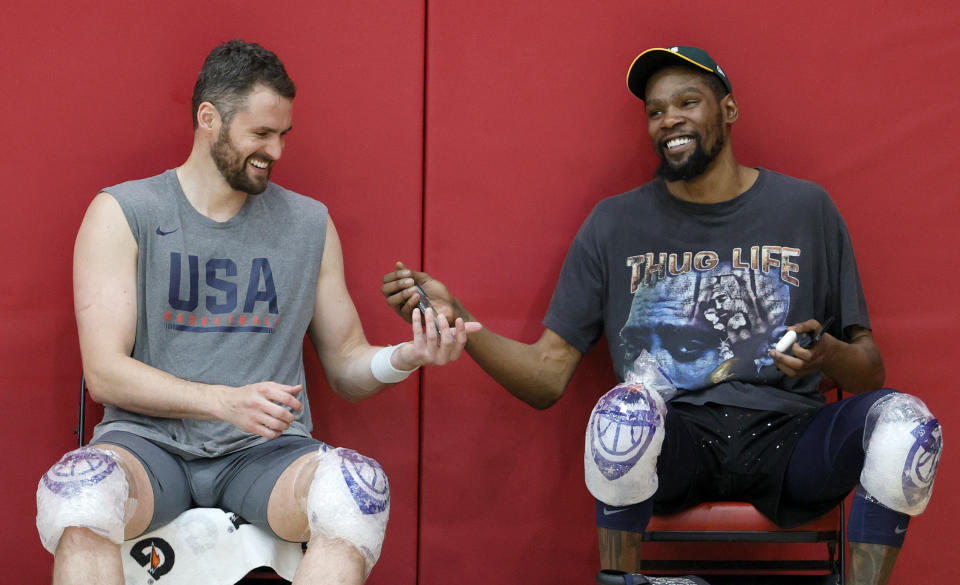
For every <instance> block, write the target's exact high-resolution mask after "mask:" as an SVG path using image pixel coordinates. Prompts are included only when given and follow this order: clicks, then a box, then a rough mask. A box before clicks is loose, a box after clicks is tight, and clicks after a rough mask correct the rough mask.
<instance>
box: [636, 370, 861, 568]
mask: <svg viewBox="0 0 960 585" xmlns="http://www.w3.org/2000/svg"><path fill="white" fill-rule="evenodd" d="M827 389H830V388H827ZM840 398H842V392H841V391H840V389H837V399H838V400H839V399H840ZM845 524H846V515H845V510H844V503H843V502H840V505H839V506H837V507H836V508H834V509H833V510H831V511H830V512H828V513H827V514H826V515H824V516H822V517H820V518H818V519H816V520H813V521H811V522H808V523H806V524H803V525H801V526H797V527H795V528H790V529H783V528H779V527H778V526H777V525H776V524H774V523H773V522H771V521H770V520H768V519H767V518H766V517H764V516H763V515H762V514H760V512H758V511H757V509H756V508H754V507H753V505H751V504H749V503H746V502H707V503H704V504H700V505H699V506H694V507H693V508H690V509H689V510H685V511H683V512H680V513H678V514H674V515H670V516H653V518H651V520H650V524H649V525H648V527H647V530H646V532H645V533H644V534H643V540H644V541H645V542H671V543H697V542H699V543H781V544H795V543H822V544H823V545H825V548H826V554H825V556H824V557H823V558H820V559H794V560H784V559H779V560H757V559H710V558H704V556H705V555H702V554H697V555H693V557H694V558H670V559H644V560H643V561H641V566H640V569H641V571H651V572H658V571H669V572H675V571H684V572H694V573H700V572H725V573H731V572H749V573H789V572H794V573H796V572H804V573H809V572H826V573H827V574H829V575H831V576H834V577H835V579H836V581H835V582H837V583H839V584H840V585H843V584H844V573H845V569H846V543H845V540H844V538H845V535H846V526H845ZM698 552H700V551H698Z"/></svg>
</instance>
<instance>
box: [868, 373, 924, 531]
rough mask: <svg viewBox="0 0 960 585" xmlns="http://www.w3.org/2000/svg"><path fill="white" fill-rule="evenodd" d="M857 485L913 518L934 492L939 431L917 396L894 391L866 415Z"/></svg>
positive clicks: (921, 510) (873, 496)
mask: <svg viewBox="0 0 960 585" xmlns="http://www.w3.org/2000/svg"><path fill="white" fill-rule="evenodd" d="M863 446H864V449H865V450H866V459H865V460H864V463H863V471H862V472H861V473H860V485H861V486H862V487H863V489H864V490H866V492H867V493H868V494H869V495H870V496H871V497H872V498H873V499H875V500H876V501H878V502H880V503H881V504H883V505H884V506H886V507H888V508H890V509H891V510H895V511H897V512H901V513H903V514H909V515H911V516H916V515H917V514H920V513H921V512H923V510H924V509H925V508H926V507H927V503H929V501H930V496H931V494H932V493H933V480H934V478H935V477H936V474H937V465H938V464H939V462H940V453H941V451H942V450H943V434H942V432H941V430H940V424H939V423H938V422H937V419H935V418H934V417H933V415H932V414H931V413H930V410H929V409H927V406H926V405H925V404H924V403H923V401H921V400H920V399H919V398H916V397H914V396H910V395H909V394H901V393H899V392H895V393H893V394H888V395H887V396H884V397H883V398H881V399H880V400H878V401H877V402H876V403H875V404H874V405H873V406H872V407H871V408H870V411H869V412H868V413H867V420H866V425H865V427H864V434H863Z"/></svg>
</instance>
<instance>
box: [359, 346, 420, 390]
mask: <svg viewBox="0 0 960 585" xmlns="http://www.w3.org/2000/svg"><path fill="white" fill-rule="evenodd" d="M398 347H399V346H398V345H388V346H387V347H383V348H380V350H379V351H377V353H375V354H373V359H371V360H370V373H371V374H373V377H374V378H376V379H377V381H378V382H381V383H383V384H396V383H397V382H402V381H404V380H406V379H407V376H409V375H410V374H412V373H413V372H416V371H417V369H418V368H419V367H420V366H417V367H416V368H413V369H412V370H398V369H397V368H395V367H393V364H392V363H390V356H392V355H393V352H395V351H397V348H398Z"/></svg>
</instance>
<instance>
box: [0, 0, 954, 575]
mask: <svg viewBox="0 0 960 585" xmlns="http://www.w3.org/2000/svg"><path fill="white" fill-rule="evenodd" d="M425 21H426V30H425ZM0 27H2V35H0V39H2V40H0V47H2V55H3V57H4V58H3V59H0V76H2V79H4V89H5V91H4V94H3V97H2V98H0V100H2V103H3V105H4V109H5V112H6V113H7V116H6V118H5V120H6V130H7V132H5V134H4V137H5V139H4V140H0V165H2V166H0V168H2V169H3V170H4V171H5V173H4V176H5V178H6V179H7V183H6V187H7V188H6V189H5V190H4V191H3V193H2V194H0V198H2V201H3V210H4V214H3V216H4V218H5V219H6V222H5V224H4V228H3V229H0V246H2V249H3V250H4V251H5V252H6V255H5V256H6V262H7V265H8V269H7V270H4V271H3V272H2V275H0V279H2V280H0V283H2V285H0V286H2V290H3V291H4V292H3V294H2V295H0V316H2V319H3V328H2V332H0V362H2V366H3V367H2V368H0V392H2V395H3V398H4V403H5V404H6V405H7V411H6V412H7V416H6V419H5V424H4V425H3V427H2V431H0V433H2V434H0V440H2V444H3V445H4V450H3V453H4V454H3V455H2V463H3V467H2V468H3V469H4V470H5V473H6V480H7V481H6V484H5V485H6V486H7V487H6V488H5V489H4V491H3V498H4V500H3V501H4V504H3V510H4V511H5V514H6V516H5V520H7V528H6V529H5V530H4V531H3V536H0V550H2V551H4V552H3V553H0V559H2V563H0V564H2V565H3V566H4V567H5V568H8V572H9V569H11V568H15V569H16V570H17V572H16V573H12V572H10V575H11V578H15V579H16V580H17V582H22V583H44V582H48V580H49V571H50V565H51V557H50V556H49V555H48V554H47V553H46V552H45V551H43V550H42V548H41V547H40V544H39V542H38V539H37V538H36V535H35V534H36V533H35V529H34V527H33V517H34V504H33V498H34V493H35V485H36V482H37V479H38V478H39V476H40V474H41V473H42V472H43V471H44V470H45V469H46V468H47V467H48V466H49V465H50V464H51V463H52V462H53V461H54V460H55V459H56V458H57V457H59V455H60V454H62V453H63V452H64V451H66V450H68V449H70V448H71V447H72V445H73V444H74V437H73V436H72V434H71V432H70V431H71V429H72V428H73V426H74V424H75V416H76V398H75V397H76V386H77V376H78V372H79V370H80V364H79V354H78V350H77V347H76V328H75V325H74V322H73V310H72V302H71V286H70V269H71V268H70V267H71V254H72V244H73V238H74V235H75V233H76V229H77V226H78V225H79V222H80V218H81V217H82V214H83V211H84V209H85V208H86V205H87V203H88V202H89V200H90V198H91V197H92V196H93V194H94V193H95V192H96V191H97V189H99V188H100V187H103V186H105V185H108V184H112V183H114V182H118V181H121V180H125V179H130V178H136V177H143V176H147V175H150V174H153V173H156V172H159V171H160V170H163V169H165V168H169V167H171V166H175V165H177V164H179V163H180V162H181V161H182V160H183V158H185V156H186V154H187V152H188V149H189V145H190V122H189V99H190V91H191V88H192V84H193V80H194V77H195V74H196V71H197V70H198V69H199V67H200V63H201V61H202V58H203V56H204V55H205V53H206V51H208V50H209V49H210V48H211V47H212V46H213V45H214V44H216V43H218V42H220V41H222V40H226V39H228V38H232V37H236V36H240V37H245V38H249V39H252V40H258V41H260V42H262V43H263V44H265V45H266V46H268V47H270V48H272V49H274V50H275V51H276V52H277V53H278V54H279V55H280V56H281V58H283V59H284V60H285V62H286V63H287V66H288V69H289V70H290V72H291V75H292V76H293V77H294V79H295V80H296V81H297V82H298V85H299V88H300V95H299V97H298V98H297V100H296V102H295V103H296V106H295V117H294V120H295V121H294V125H295V130H294V132H293V133H292V134H291V136H290V138H289V140H288V149H287V151H286V153H285V155H284V160H283V161H282V162H281V163H280V164H279V165H278V167H277V174H276V179H277V180H278V181H279V182H281V183H283V184H285V185H287V186H289V187H291V188H293V189H295V190H299V191H301V192H303V193H306V194H309V195H312V196H314V197H316V198H318V199H320V200H323V201H325V202H326V203H327V204H328V205H329V206H330V208H331V212H332V216H333V218H334V220H335V221H336V222H337V225H338V227H339V229H340V232H341V237H342V239H343V244H344V248H345V255H346V260H347V279H348V284H349V285H350V289H351V292H352V294H353V296H354V300H355V302H356V303H357V306H358V309H359V311H360V314H361V318H362V319H363V321H364V323H365V329H366V332H367V335H368V337H369V338H370V339H371V341H373V342H377V343H386V342H396V341H398V340H400V339H402V338H403V337H404V336H405V334H406V328H405V327H404V326H403V325H402V324H400V323H399V320H397V319H395V318H394V317H393V316H392V315H391V314H390V313H389V312H388V311H387V310H386V308H385V307H384V306H383V304H382V301H381V300H380V298H379V294H378V292H377V288H378V286H379V285H378V282H379V279H380V275H381V274H382V273H383V272H385V271H386V270H388V269H389V267H390V264H391V262H392V261H393V260H394V259H404V260H406V261H407V262H409V263H411V264H416V263H417V262H418V261H419V258H420V255H421V252H422V253H423V257H424V263H425V268H426V269H428V270H430V271H431V272H433V273H435V274H436V276H437V277H438V278H441V279H443V280H445V281H446V282H447V283H448V284H450V286H451V288H452V289H453V290H454V291H455V292H456V293H457V294H458V295H459V296H460V297H461V299H462V300H463V301H464V302H465V303H466V304H467V305H468V306H469V307H470V308H471V310H473V311H474V312H475V313H476V314H477V315H478V317H479V318H481V319H482V320H483V321H484V323H485V324H486V325H488V326H490V327H491V328H493V329H495V330H497V331H499V332H502V333H505V334H507V335H510V336H514V337H517V338H520V339H523V340H526V341H532V340H534V339H535V338H536V337H537V336H538V335H539V332H540V330H541V326H540V325H539V322H540V319H541V318H542V316H543V313H544V311H545V309H546V306H547V303H548V301H549V298H550V293H551V291H552V289H553V286H554V283H555V279H556V274H557V272H558V270H559V268H560V265H561V262H562V259H563V255H564V254H565V252H566V249H567V246H568V244H569V241H570V239H571V238H572V237H573V234H574V232H575V231H576V229H577V227H578V226H579V224H580V222H581V221H582V219H583V218H584V217H585V216H586V214H587V212H588V211H589V210H590V208H591V207H592V206H593V204H594V203H595V202H596V201H597V200H599V199H600V198H602V197H605V196H608V195H612V194H616V193H619V192H622V191H624V190H627V189H629V188H631V187H633V186H635V185H637V184H640V183H641V182H643V181H645V180H647V178H648V177H649V176H650V174H651V172H652V170H653V168H654V166H655V163H654V160H653V156H652V155H651V153H650V147H649V143H648V140H647V138H646V135H645V125H644V123H643V120H642V114H641V105H640V103H639V102H637V101H636V100H635V99H634V98H632V97H631V96H630V95H629V94H628V93H627V92H626V90H625V87H624V77H625V72H626V68H627V66H628V65H629V63H630V62H631V60H632V59H633V57H634V56H635V55H636V54H637V52H639V51H640V50H642V49H643V48H646V47H649V46H664V45H669V44H676V43H684V44H697V45H702V46H705V47H708V48H709V49H710V51H711V52H712V53H713V54H714V55H715V56H717V57H718V58H719V59H720V61H721V63H722V64H723V66H724V67H725V69H726V70H727V71H728V72H729V73H730V75H731V78H732V79H733V83H734V87H735V90H736V93H737V95H738V98H739V101H740V106H741V112H742V116H741V119H740V121H739V122H737V125H736V127H735V129H734V145H735V149H736V152H737V154H738V156H739V158H740V159H741V161H743V162H744V163H746V164H751V165H757V166H764V167H767V168H771V169H774V170H778V171H782V172H786V173H788V174H792V175H795V176H799V177H803V178H807V179H812V180H814V181H817V182H819V183H821V184H822V185H824V186H825V187H826V188H827V189H829V190H830V192H831V193H832V195H833V197H834V199H835V200H836V202H837V204H838V205H839V207H840V209H841V211H842V212H843V213H844V215H845V217H846V219H847V222H848V224H849V227H850V230H851V232H852V234H853V238H854V242H855V245H856V248H857V252H858V258H859V262H860V269H861V274H862V277H863V280H864V284H865V287H866V289H867V294H868V298H869V301H870V308H871V312H872V316H873V320H874V326H875V329H876V331H875V335H876V337H877V339H878V341H879V343H880V345H881V349H882V350H883V351H884V356H885V359H886V363H887V371H888V376H887V378H888V383H889V384H890V385H892V386H896V387H899V388H902V389H904V390H907V391H910V392H913V393H916V394H919V395H921V396H922V397H923V398H924V399H925V400H926V401H927V402H928V404H929V405H930V406H931V408H932V409H933V410H934V411H935V412H936V413H937V414H938V416H939V417H940V418H941V420H942V421H943V422H944V426H945V427H946V434H947V444H948V446H947V455H946V458H945V460H944V462H943V464H942V467H941V474H940V477H939V478H938V481H937V489H936V490H935V491H936V494H935V497H934V500H933V502H932V503H931V505H930V507H929V509H928V512H927V513H926V514H925V515H924V516H923V517H921V518H919V519H917V520H915V521H914V522H913V524H912V527H911V531H910V536H909V537H908V539H907V544H906V547H905V549H904V551H903V554H902V555H901V560H900V562H899V563H898V566H897V569H896V572H895V575H894V580H893V582H907V581H910V580H918V581H920V580H931V581H938V580H939V581H945V580H946V579H947V578H948V572H947V571H948V568H950V564H949V562H948V559H949V558H950V555H951V553H952V550H951V543H952V540H951V539H950V538H943V536H942V535H943V534H949V532H950V527H952V526H953V525H955V524H957V523H958V521H960V511H958V509H957V506H956V504H955V503H954V502H953V501H952V492H953V491H955V490H956V489H957V486H958V477H957V471H956V469H957V466H956V465H953V464H952V458H951V456H950V453H952V449H951V447H950V446H949V445H950V444H951V442H950V441H951V440H950V437H951V436H952V435H951V434H950V433H951V431H950V428H951V421H954V420H956V419H957V414H958V412H957V410H958V406H957V404H956V401H953V400H951V392H952V390H953V385H954V384H955V382H954V381H953V379H952V378H953V377H952V376H951V374H952V369H953V368H952V367H951V360H952V351H951V349H952V348H951V344H950V341H951V340H950V337H949V336H950V334H951V333H952V332H953V331H955V330H957V329H958V326H960V315H958V312H957V310H956V308H955V307H954V305H953V301H954V300H955V297H956V294H955V293H954V291H955V290H956V289H957V287H958V285H960V282H958V276H957V271H956V270H955V269H954V268H953V266H952V259H953V256H955V255H956V251H957V244H956V243H955V241H954V237H953V232H954V231H955V230H953V229H952V228H953V226H952V223H953V217H954V216H955V215H956V214H957V212H958V211H960V206H958V203H957V201H956V188H955V186H954V181H953V180H952V179H953V178H954V177H955V176H956V171H955V166H956V160H957V152H958V149H957V146H956V144H955V142H956V140H955V137H956V136H957V135H958V134H960V127H958V126H960V124H958V121H957V120H958V119H957V117H956V116H955V115H954V114H953V107H952V106H953V98H954V96H955V95H956V94H957V90H958V84H957V82H956V81H955V77H956V75H955V71H956V65H955V64H956V63H957V62H958V59H960V40H958V38H957V36H956V34H955V31H956V30H958V28H960V9H958V8H957V7H956V5H955V3H951V2H948V1H947V0H932V1H931V2H927V3H923V4H918V3H907V2H884V3H879V4H878V3H875V2H866V1H865V0H855V1H854V2H847V3H836V2H828V1H826V0H811V1H810V2H806V3H800V4H797V3H793V2H783V1H782V0H776V1H773V2H759V1H756V0H738V1H735V2H732V3H725V4H711V3H703V2H691V1H689V0H686V1H678V2H671V3H666V4H658V5H651V4H650V3H639V2H635V1H630V0H608V1H605V2H601V3H584V2H572V1H569V0H562V1H553V2H545V1H538V2H522V3H517V2H506V1H503V0H492V1H489V2H465V1H462V0H446V1H444V2H434V3H427V2H424V1H422V0H406V1H404V2H402V3H398V2H391V3H389V4H384V3H374V2H348V3H343V2H320V3H317V2H305V1H302V0H295V1H292V2H285V3H282V4H279V5H275V6H274V5H271V6H269V7H267V6H266V5H264V4H263V3H254V2H250V1H249V0H239V1H235V2H229V3H227V2H211V3H192V2H186V1H184V0H174V1H173V2H168V3H165V4H164V5H163V6H162V7H151V8H149V9H145V8H141V7H140V5H137V4H131V3H127V2H121V1H119V0H105V1H104V2H100V3H98V4H97V5H96V6H95V7H94V6H92V5H89V6H87V5H81V4H76V3H73V4H71V3H67V2H62V1H55V0H38V1H36V2H32V3H29V4H28V3H26V2H15V3H13V4H12V5H10V6H7V7H6V12H5V18H4V21H3V23H2V24H0ZM425 32H426V40H427V51H426V54H425V53H424V50H423V47H424V38H425V37H424V34H425ZM424 64H426V72H427V77H426V79H424V77H423V71H424ZM424 92H426V104H427V108H426V119H425V120H424V117H423V109H422V104H423V98H424ZM424 124H425V126H424ZM424 129H426V133H425V135H426V144H425V146H426V151H425V152H426V158H425V159H424V158H423V157H422V152H423V146H424V145H423V143H422V136H423V135H424ZM424 178H425V195H426V198H425V207H424V208H423V209H421V195H422V194H423V193H424V191H423V189H424V184H423V182H422V181H423V180H424ZM421 212H423V213H421ZM421 217H422V218H423V222H424V230H423V234H424V239H423V241H422V246H421ZM309 368H310V379H311V381H313V382H314V384H313V388H312V391H311V398H312V400H313V406H314V413H315V417H316V421H317V426H318V432H317V435H318V436H320V437H323V438H326V439H328V440H330V441H332V442H334V443H337V444H344V445H348V446H351V447H354V448H357V449H359V450H361V451H363V452H366V453H367V454H370V455H372V456H375V457H377V458H378V459H379V460H380V461H381V462H382V463H383V464H384V467H385V468H386V469H387V471H388V473H389V474H390V478H391V483H392V487H393V497H394V499H393V509H392V519H391V522H390V527H389V530H388V536H387V541H386V544H385V547H384V553H383V557H382V560H381V563H380V565H378V567H377V569H376V570H375V571H374V573H373V575H372V577H371V580H370V582H371V583H388V582H389V583H401V584H406V583H410V584H412V583H415V582H419V583H421V584H423V585H434V584H439V583H447V582H452V581H457V582H458V583H466V584H469V583H478V584H479V583H484V584H487V583H517V582H521V581H529V582H534V583H547V582H557V583H589V582H590V581H591V579H592V574H593V572H594V571H595V570H596V567H597V562H598V556H597V553H596V537H595V531H594V526H593V518H592V500H591V499H590V497H589V495H588V494H587V492H586V489H585V488H584V487H583V480H582V471H581V469H582V463H581V458H582V448H583V443H582V433H583V429H584V426H585V422H586V417H587V414H588V413H589V410H590V408H591V407H592V405H593V403H594V402H595V400H596V399H597V397H599V395H600V394H601V393H602V392H603V391H605V390H606V389H607V388H608V387H609V385H610V383H611V382H612V380H613V376H612V374H611V372H610V365H609V361H608V358H607V357H606V348H605V347H604V346H603V343H602V342H601V344H600V346H599V347H598V348H597V349H595V350H594V351H592V352H591V354H590V355H589V356H587V358H586V359H585V360H584V363H583V364H582V365H581V367H580V369H579V371H578V373H577V375H576V376H575V378H574V380H573V382H572V383H571V386H570V388H569V389H568V392H567V395H566V396H565V397H564V398H563V400H561V401H560V403H558V404H557V405H556V406H554V407H553V408H551V409H550V410H547V411H545V412H538V411H534V410H533V409H530V408H529V407H527V406H525V405H523V404H521V403H520V402H518V401H517V400H515V399H513V398H512V397H510V396H509V395H508V394H507V393H506V392H505V391H504V390H503V389H501V388H500V387H499V386H497V385H496V384H494V383H493V382H492V381H490V380H489V378H487V377H486V376H485V375H484V374H483V373H482V372H481V371H480V370H479V368H477V367H476V366H475V365H474V364H473V363H472V362H471V361H469V359H464V360H462V361H461V362H459V363H456V364H453V365H451V366H448V367H446V368H443V369H435V370H428V371H426V372H425V373H424V374H423V376H424V388H423V396H422V397H421V396H419V395H418V388H417V381H416V380H415V379H411V380H410V381H407V382H405V383H403V384H401V385H400V386H399V387H398V388H397V389H395V390H394V391H393V392H390V393H387V394H384V395H383V396H380V397H377V398H375V399H373V400H371V401H369V402H367V403H362V404H360V405H348V404H345V403H344V402H342V401H340V400H339V399H337V398H336V397H332V396H331V395H330V392H329V391H328V390H327V388H326V386H325V384H324V383H323V381H322V372H320V371H319V368H318V366H317V364H316V362H315V361H311V362H310V363H309ZM421 398H422V409H421V410H419V412H418V403H419V401H420V399H421ZM420 424H422V429H421V428H420V427H419V426H418V425H420ZM418 432H422V471H421V475H420V477H419V481H421V482H422V502H421V507H420V508H419V509H418V501H417V482H418V476H417V471H418V456H419V455H420V453H419V452H418ZM418 530H419V531H420V541H419V543H418V541H417V533H418ZM418 555H419V556H418ZM418 572H419V573H418ZM418 574H419V579H418ZM951 574H952V572H951ZM13 575H16V577H13Z"/></svg>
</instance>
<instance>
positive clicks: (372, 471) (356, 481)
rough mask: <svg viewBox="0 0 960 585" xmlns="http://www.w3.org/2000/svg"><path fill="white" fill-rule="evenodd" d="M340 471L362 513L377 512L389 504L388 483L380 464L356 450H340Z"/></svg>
mask: <svg viewBox="0 0 960 585" xmlns="http://www.w3.org/2000/svg"><path fill="white" fill-rule="evenodd" d="M340 471H342V472H343V480H344V481H345V482H346V483H347V487H348V488H350V494H351V495H353V500H354V501H355V502H356V503H357V506H358V507H359V508H360V511H361V512H363V513H364V514H379V513H380V512H383V511H384V510H386V509H387V506H388V505H389V504H390V485H389V483H388V482H387V474H385V473H384V472H383V468H382V467H380V464H379V463H377V462H376V461H374V460H373V459H370V458H369V457H364V456H363V455H361V454H359V453H357V452H356V451H350V450H348V449H341V450H340Z"/></svg>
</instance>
